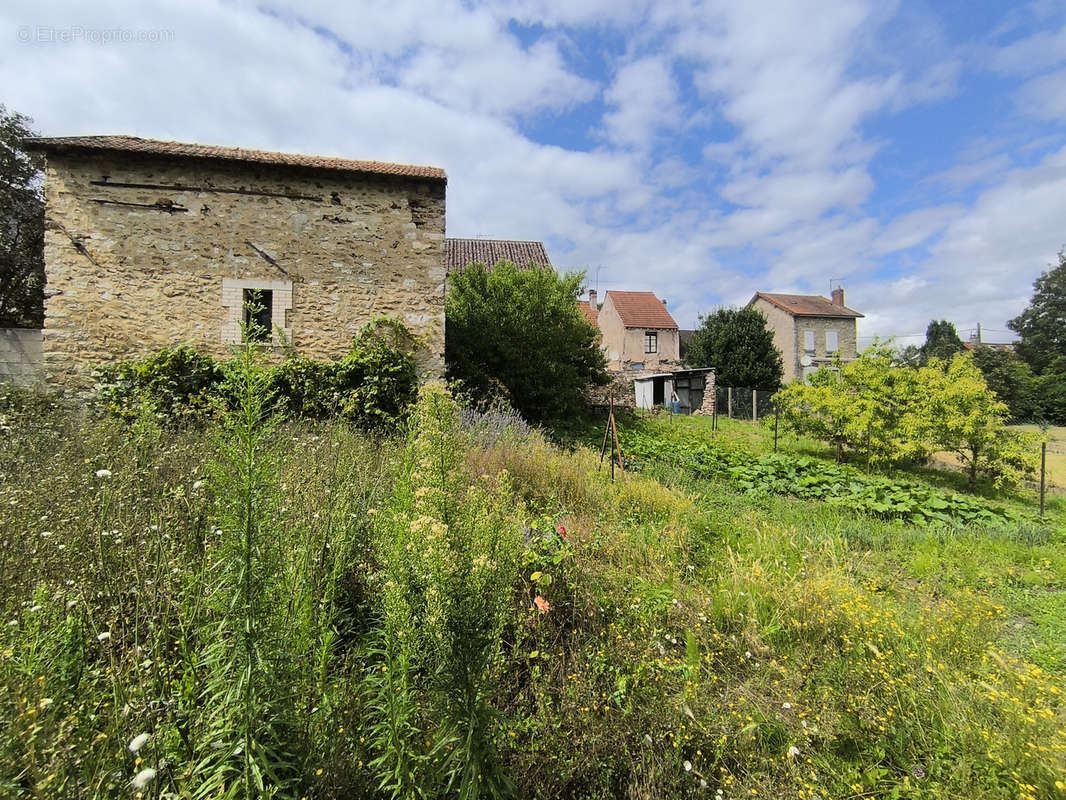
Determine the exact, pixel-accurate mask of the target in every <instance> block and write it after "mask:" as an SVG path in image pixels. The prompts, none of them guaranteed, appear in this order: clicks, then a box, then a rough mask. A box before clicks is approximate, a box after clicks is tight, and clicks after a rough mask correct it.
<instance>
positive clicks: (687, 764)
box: [681, 761, 692, 772]
mask: <svg viewBox="0 0 1066 800" xmlns="http://www.w3.org/2000/svg"><path fill="white" fill-rule="evenodd" d="M681 766H683V767H684V768H685V772H692V762H691V761H686V762H685V763H684V764H682V765H681Z"/></svg>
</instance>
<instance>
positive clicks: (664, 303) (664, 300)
mask: <svg viewBox="0 0 1066 800" xmlns="http://www.w3.org/2000/svg"><path fill="white" fill-rule="evenodd" d="M663 305H664V306H665V305H666V298H663Z"/></svg>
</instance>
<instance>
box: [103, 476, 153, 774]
mask: <svg viewBox="0 0 1066 800" xmlns="http://www.w3.org/2000/svg"><path fill="white" fill-rule="evenodd" d="M96 477H97V478H100V480H104V481H106V480H107V479H108V478H110V477H111V470H109V469H98V470H96ZM153 774H154V773H153Z"/></svg>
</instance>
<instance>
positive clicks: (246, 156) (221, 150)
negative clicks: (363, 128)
mask: <svg viewBox="0 0 1066 800" xmlns="http://www.w3.org/2000/svg"><path fill="white" fill-rule="evenodd" d="M26 146H27V147H29V148H30V149H32V150H43V151H44V152H46V153H54V152H64V151H68V150H98V151H109V152H119V153H141V154H144V155H152V156H169V157H176V158H197V159H215V160H219V161H247V162H251V163H255V164H276V165H278V166H285V167H307V168H309V169H323V170H331V171H334V172H361V173H368V174H372V175H396V176H398V177H403V178H425V179H428V180H438V181H446V180H447V179H448V178H447V176H446V175H445V173H444V170H442V169H441V168H440V167H422V166H412V165H410V164H389V163H386V162H383V161H355V160H352V159H347V158H331V157H327V156H307V155H300V154H298V153H275V152H271V151H267V150H247V149H245V148H243V147H216V146H214V145H203V144H186V143H183V142H164V141H160V140H158V139H141V138H140V137H137V136H56V137H38V138H33V139H27V140H26Z"/></svg>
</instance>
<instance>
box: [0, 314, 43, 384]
mask: <svg viewBox="0 0 1066 800" xmlns="http://www.w3.org/2000/svg"><path fill="white" fill-rule="evenodd" d="M43 334H44V331H42V330H41V329H40V328H0V381H9V382H11V383H17V384H19V385H20V386H32V385H34V384H37V383H39V382H40V380H41V373H40V370H41V363H42V361H43V354H44V348H43V342H44V336H43Z"/></svg>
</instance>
